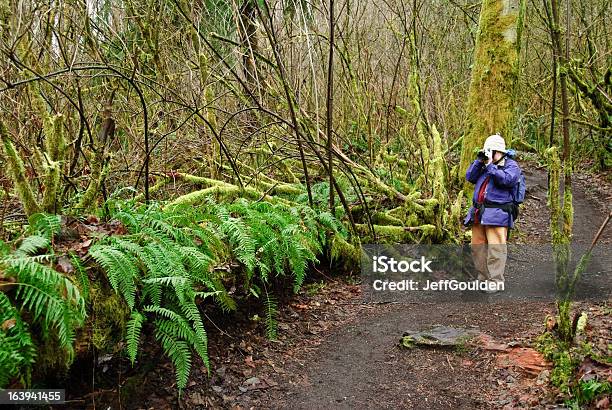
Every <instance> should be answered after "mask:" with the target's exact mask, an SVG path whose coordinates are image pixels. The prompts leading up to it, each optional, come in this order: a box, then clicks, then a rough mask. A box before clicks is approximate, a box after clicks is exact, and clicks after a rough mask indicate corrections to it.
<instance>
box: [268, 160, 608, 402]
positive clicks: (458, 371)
mask: <svg viewBox="0 0 612 410" xmlns="http://www.w3.org/2000/svg"><path fill="white" fill-rule="evenodd" d="M526 177H527V184H528V199H527V201H526V203H525V207H524V208H525V210H524V211H523V213H522V215H521V219H522V223H521V224H520V228H521V232H522V233H521V235H519V236H518V237H517V238H516V239H515V240H514V241H515V242H519V243H520V242H522V243H533V242H536V243H538V242H539V243H546V241H547V240H548V235H547V234H544V232H547V231H548V218H549V215H548V212H547V209H546V185H547V183H546V174H545V172H544V171H543V170H538V169H534V168H531V169H528V170H526ZM577 185H578V184H577ZM574 203H575V236H574V239H575V240H577V241H590V240H591V238H592V236H593V234H594V233H595V231H596V230H597V228H598V227H599V224H600V223H601V221H602V220H603V219H604V212H603V210H602V207H601V206H600V204H596V203H594V202H593V201H592V200H591V199H590V198H589V197H588V196H587V195H585V192H584V189H583V188H581V187H580V186H578V187H577V188H576V189H575V193H574ZM609 231H610V230H608V232H607V233H606V235H605V238H604V242H607V243H609V240H610V234H609ZM534 252H537V249H536V248H535V247H534ZM357 302H358V301H357ZM332 308H333V307H332ZM354 308H355V309H358V314H357V315H355V318H354V319H353V320H352V321H350V322H349V323H347V324H345V325H343V326H340V327H338V328H337V329H335V330H332V331H330V332H328V334H327V335H326V336H325V337H324V338H323V339H322V341H321V343H320V344H319V345H318V346H317V347H316V348H315V349H310V350H308V349H305V351H306V353H305V355H306V357H305V358H304V360H303V361H302V363H303V364H300V365H295V366H294V365H292V364H291V363H286V364H285V368H284V372H283V373H284V374H285V375H286V376H284V377H280V378H279V384H278V386H277V387H275V388H274V389H271V390H268V391H267V392H266V393H265V394H263V397H261V400H262V401H261V402H260V403H259V404H260V405H261V407H263V408H266V407H270V408H291V409H296V408H300V409H317V408H325V409H330V408H338V409H344V408H346V409H349V408H359V409H362V408H423V409H435V408H454V409H455V408H466V409H472V408H502V407H504V405H508V404H510V403H511V398H510V397H508V396H507V395H506V392H505V391H504V389H505V387H506V386H504V385H505V383H506V382H507V381H508V380H510V383H513V382H514V380H511V379H513V376H512V375H508V376H507V375H506V374H505V373H504V371H500V369H498V368H496V367H495V366H494V363H493V362H494V360H495V355H494V353H491V352H488V351H483V350H481V349H466V351H463V352H457V351H455V350H448V349H413V350H406V349H402V348H400V347H399V346H398V341H399V338H400V337H401V335H402V334H403V332H405V331H406V330H408V329H411V330H415V329H416V330H418V329H424V328H427V327H428V326H430V325H434V324H442V325H454V326H463V327H466V326H475V327H478V328H479V329H480V330H481V331H482V332H484V333H486V334H488V335H490V336H492V337H493V338H494V339H495V340H498V341H500V342H503V343H508V342H511V341H517V342H518V343H520V342H521V341H526V340H528V339H529V338H530V337H532V336H534V335H537V334H538V333H539V332H540V331H541V328H542V323H543V320H544V318H545V315H546V314H547V313H552V312H553V311H554V305H553V303H552V302H535V301H530V302H527V303H525V302H516V301H506V302H496V301H494V300H493V299H491V300H489V301H484V302H480V303H429V304H423V303H411V304H379V305H363V304H361V305H360V304H356V305H355V306H354ZM296 349H297V350H298V351H299V345H298V346H297V347H296ZM506 376H507V377H506ZM500 377H501V378H502V382H500ZM532 404H533V403H532Z"/></svg>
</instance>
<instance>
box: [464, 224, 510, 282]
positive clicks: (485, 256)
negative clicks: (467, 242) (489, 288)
mask: <svg viewBox="0 0 612 410" xmlns="http://www.w3.org/2000/svg"><path fill="white" fill-rule="evenodd" d="M507 233H508V228H507V227H505V226H487V225H480V224H478V225H473V226H472V256H473V258H474V266H475V267H476V270H477V271H478V279H479V280H494V281H498V282H503V281H504V270H505V268H506V259H507V257H508V249H507V246H506V235H507Z"/></svg>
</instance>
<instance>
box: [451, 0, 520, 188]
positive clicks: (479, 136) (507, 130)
mask: <svg viewBox="0 0 612 410" xmlns="http://www.w3.org/2000/svg"><path fill="white" fill-rule="evenodd" d="M524 10H525V0H483V3H482V8H481V10H480V21H479V23H478V37H477V40H476V48H475V52H474V65H473V69H472V80H471V84H470V91H469V96H468V103H467V111H468V115H469V124H468V127H467V129H466V130H465V136H464V138H463V148H462V151H461V163H460V167H459V177H462V176H463V175H464V174H465V171H466V170H467V168H468V166H469V165H470V163H471V162H472V160H473V159H474V158H475V152H474V151H475V150H476V149H477V148H478V147H481V146H482V144H483V143H484V140H485V139H486V138H487V137H488V136H489V135H491V134H495V133H498V134H500V135H501V136H502V137H504V138H505V139H506V143H508V142H510V140H511V136H512V129H513V127H514V100H515V95H516V88H517V87H516V85H517V83H518V81H517V80H518V75H519V64H518V63H519V51H520V43H521V41H520V38H521V31H522V28H523V16H524Z"/></svg>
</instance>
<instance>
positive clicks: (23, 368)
mask: <svg viewBox="0 0 612 410" xmlns="http://www.w3.org/2000/svg"><path fill="white" fill-rule="evenodd" d="M35 359H36V347H35V346H34V343H33V342H32V337H31V335H30V332H29V329H28V326H27V324H26V323H25V322H24V321H23V320H22V319H21V316H20V315H19V312H17V309H15V307H14V306H13V305H12V303H11V301H10V300H9V298H8V296H6V295H5V294H4V293H3V292H2V291H0V388H5V387H6V386H7V385H8V384H9V382H10V381H11V380H12V379H13V378H16V377H18V376H21V377H22V379H23V384H24V385H28V384H29V378H30V372H31V368H32V364H33V363H34V360H35Z"/></svg>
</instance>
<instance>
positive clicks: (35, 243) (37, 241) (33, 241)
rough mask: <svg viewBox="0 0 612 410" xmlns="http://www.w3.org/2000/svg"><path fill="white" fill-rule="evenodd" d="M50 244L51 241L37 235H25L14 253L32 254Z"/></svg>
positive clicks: (45, 248) (47, 247)
mask: <svg viewBox="0 0 612 410" xmlns="http://www.w3.org/2000/svg"><path fill="white" fill-rule="evenodd" d="M50 245H51V241H50V240H49V239H48V238H46V237H44V236H39V235H33V236H28V237H26V238H25V239H24V240H23V241H22V242H21V245H19V247H18V248H17V250H16V251H15V254H19V255H23V256H32V255H35V254H36V253H38V252H39V251H43V250H47V249H49V246H50Z"/></svg>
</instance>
